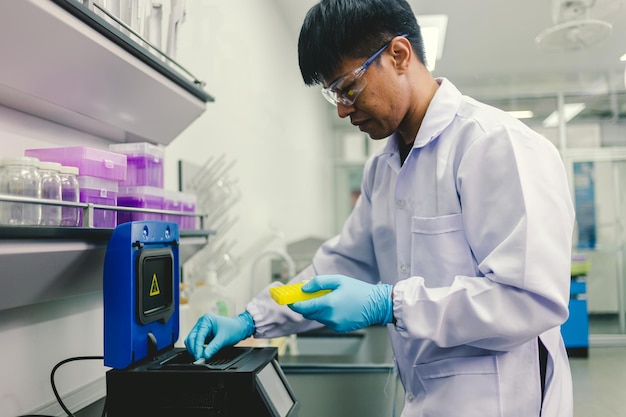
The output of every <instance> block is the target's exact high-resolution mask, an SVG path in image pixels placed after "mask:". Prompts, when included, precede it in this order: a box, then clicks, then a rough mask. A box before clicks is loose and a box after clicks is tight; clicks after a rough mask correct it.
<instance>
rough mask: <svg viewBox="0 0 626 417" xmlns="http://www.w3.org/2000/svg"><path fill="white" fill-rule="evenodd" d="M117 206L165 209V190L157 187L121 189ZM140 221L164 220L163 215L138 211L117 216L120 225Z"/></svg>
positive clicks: (125, 212) (122, 212)
mask: <svg viewBox="0 0 626 417" xmlns="http://www.w3.org/2000/svg"><path fill="white" fill-rule="evenodd" d="M117 205H118V206H120V207H134V208H144V209H154V210H162V209H163V190H162V189H161V188H157V187H143V186H140V187H120V189H119V193H118V195H117ZM138 220H163V215H162V214H161V213H142V212H136V211H120V212H119V213H118V214H117V221H118V223H119V224H122V223H127V222H132V221H138Z"/></svg>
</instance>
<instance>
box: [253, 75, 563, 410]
mask: <svg viewBox="0 0 626 417" xmlns="http://www.w3.org/2000/svg"><path fill="white" fill-rule="evenodd" d="M438 82H439V83H440V88H439V89H438V91H437V93H436V94H435V96H434V98H433V100H432V102H431V104H430V106H429V108H428V111H427V112H426V116H425V118H424V121H423V123H422V126H421V128H420V130H419V132H418V134H417V137H416V140H415V144H414V146H413V149H412V150H411V153H410V154H409V156H408V158H407V159H406V162H405V163H404V165H403V166H402V167H401V166H400V159H399V156H398V148H397V146H396V142H395V138H394V137H391V138H390V139H389V140H388V143H387V145H386V147H385V148H384V149H383V150H382V151H381V152H380V153H378V154H377V155H375V156H374V157H372V158H370V159H369V161H368V163H367V164H366V167H365V169H364V177H363V183H362V194H361V197H360V198H359V200H358V202H357V204H356V207H355V209H354V211H353V213H352V214H351V216H350V217H349V218H348V220H347V221H346V224H345V226H344V228H343V230H342V232H341V235H340V236H337V237H336V238H333V239H331V240H329V241H328V242H326V243H325V244H324V245H323V246H322V247H321V248H320V249H319V251H318V252H317V254H316V255H315V257H314V259H313V262H312V266H311V267H309V268H307V269H306V270H305V271H303V272H302V273H301V274H300V275H299V276H298V277H296V278H295V280H294V281H299V280H301V279H302V278H304V277H307V278H308V277H310V276H313V275H315V274H335V273H341V274H345V275H348V276H352V277H355V278H358V279H361V280H364V281H367V282H371V283H376V282H378V281H382V282H384V283H388V284H394V290H393V311H394V315H395V317H396V319H397V323H396V325H395V326H394V325H389V326H388V328H389V334H390V338H391V343H392V346H393V352H394V357H395V359H394V360H395V361H396V365H397V368H398V372H399V374H400V378H401V380H402V383H403V385H404V387H405V391H406V396H405V407H404V410H403V412H402V416H403V417H413V416H415V417H417V416H423V417H439V416H441V417H444V416H445V417H457V416H463V417H472V416H476V417H514V416H515V417H529V416H539V415H540V414H541V416H542V417H571V416H572V415H573V405H572V403H573V400H572V383H571V375H570V369H569V363H568V359H567V354H566V351H565V347H564V344H563V340H562V338H561V334H560V329H559V326H560V325H561V324H562V323H563V322H564V321H565V320H566V318H567V315H568V309H567V305H568V300H569V283H570V265H571V238H572V231H573V223H574V211H573V207H572V201H571V197H570V194H569V186H568V183H567V178H566V173H565V169H564V166H563V163H562V161H561V159H560V156H559V153H558V151H557V150H556V149H555V147H554V146H553V145H552V144H551V143H550V142H549V141H548V140H546V139H545V138H543V137H542V136H540V135H539V134H537V133H535V132H534V131H533V130H531V129H529V128H528V127H526V126H525V125H524V124H523V123H521V122H519V121H518V120H516V119H514V118H512V117H510V116H509V115H507V114H506V113H504V112H502V111H500V110H498V109H495V108H492V107H490V106H487V105H484V104H482V103H479V102H477V101H475V100H473V99H471V98H469V97H466V96H462V95H461V93H460V92H459V91H458V90H457V89H456V88H455V87H454V86H453V85H452V83H451V82H450V81H448V80H446V79H438ZM247 310H248V311H249V312H250V313H251V314H252V316H253V318H254V321H255V324H256V333H255V335H256V336H257V337H274V336H277V335H283V334H287V333H291V332H300V331H304V330H307V329H310V328H312V327H314V326H316V324H315V323H311V322H307V321H303V319H302V317H301V316H299V315H298V314H296V313H294V312H293V311H291V310H289V309H288V308H285V307H279V306H278V305H276V304H275V303H273V302H271V300H270V299H269V297H268V296H267V292H264V293H262V294H261V295H260V296H259V297H257V298H256V299H254V300H252V301H251V302H250V303H249V304H248V306H247ZM537 336H540V337H541V340H542V342H543V344H544V345H545V346H546V348H547V350H548V353H549V359H548V369H547V377H546V380H547V385H546V390H545V399H544V401H543V410H540V407H541V385H540V378H539V361H538V344H537ZM355 401H356V399H355Z"/></svg>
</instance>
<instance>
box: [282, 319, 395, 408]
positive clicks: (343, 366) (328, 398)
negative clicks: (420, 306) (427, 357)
mask: <svg viewBox="0 0 626 417" xmlns="http://www.w3.org/2000/svg"><path fill="white" fill-rule="evenodd" d="M296 344H297V352H296V354H293V352H289V351H287V352H286V353H285V354H282V355H280V356H279V363H280V365H281V368H282V369H283V372H284V373H285V375H286V377H287V380H288V381H289V384H290V385H291V388H292V390H293V391H294V393H295V396H296V398H297V399H298V401H299V402H300V410H299V413H298V416H299V417H310V416H311V417H312V416H329V417H332V416H362V417H367V416H395V415H399V412H400V410H401V409H402V407H401V406H402V403H403V398H404V394H403V391H402V385H401V383H400V381H399V379H398V375H397V372H396V371H395V367H394V362H393V354H392V351H391V344H390V341H389V335H388V334H387V328H386V327H383V326H372V327H369V328H366V329H362V330H358V331H356V332H352V333H347V334H337V333H335V332H332V331H331V330H328V329H325V328H324V329H320V330H314V331H310V332H306V333H302V334H299V335H298V336H297V338H296Z"/></svg>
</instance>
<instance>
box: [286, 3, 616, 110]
mask: <svg viewBox="0 0 626 417" xmlns="http://www.w3.org/2000/svg"><path fill="white" fill-rule="evenodd" d="M575 1H578V2H579V3H583V4H591V6H590V7H589V8H588V10H587V14H586V17H587V18H591V19H599V20H603V21H606V22H608V23H610V24H611V25H612V32H611V34H610V36H609V38H607V39H605V40H603V41H602V42H600V43H598V44H595V45H592V46H588V47H585V48H582V49H579V50H574V51H556V52H546V51H545V50H543V49H541V48H540V47H539V46H538V45H537V44H536V43H535V38H536V37H537V36H538V35H539V34H540V33H542V32H544V31H545V30H546V29H548V28H550V27H553V26H554V25H555V24H556V23H562V22H563V20H560V21H558V22H557V21H556V20H555V19H553V16H552V15H553V3H554V2H557V3H558V4H562V3H564V2H569V3H572V2H575ZM274 2H275V4H276V5H277V7H278V8H279V9H280V11H281V13H282V14H283V15H284V18H285V19H286V21H287V24H288V26H289V28H290V29H291V30H292V31H293V36H294V39H297V37H298V34H299V31H300V25H301V23H302V21H303V19H304V16H305V15H306V12H307V11H308V9H309V8H310V7H311V6H313V5H314V4H315V3H317V0H274ZM409 3H410V4H411V6H412V7H413V11H414V12H415V14H416V15H418V23H419V16H420V15H430V14H445V15H447V16H448V25H447V31H446V37H445V44H444V48H443V54H442V57H441V59H440V60H439V61H437V63H436V68H435V70H434V71H433V75H435V76H437V77H446V78H448V79H450V80H451V81H452V82H454V84H455V85H456V86H457V87H459V89H460V90H461V91H462V92H463V93H465V94H469V95H472V96H474V97H475V98H478V99H481V100H483V101H486V102H490V103H492V104H496V105H498V106H499V107H502V108H505V109H506V110H521V109H522V108H521V107H522V105H523V106H525V108H523V109H524V110H526V109H529V110H533V111H536V113H537V115H536V116H535V118H536V119H537V120H539V118H540V117H544V118H545V115H546V113H549V112H551V111H553V110H554V109H555V105H556V95H557V94H559V93H561V94H563V95H564V101H565V102H573V101H577V100H584V101H585V103H586V104H587V107H586V108H585V110H584V111H583V112H581V113H580V114H579V115H578V116H577V117H576V119H577V120H582V119H585V118H591V119H594V120H595V119H597V118H600V119H603V120H604V119H608V120H612V121H615V120H623V121H626V91H625V90H626V87H625V82H626V80H625V78H626V77H625V67H626V62H622V61H620V57H621V56H622V55H624V54H626V0H552V1H549V0H524V1H509V0H506V1H498V0H473V1H463V0H437V1H418V0H409ZM568 10H573V9H568ZM582 17H584V16H580V17H577V19H580V18H582ZM535 107H536V108H535ZM539 115H541V116H539Z"/></svg>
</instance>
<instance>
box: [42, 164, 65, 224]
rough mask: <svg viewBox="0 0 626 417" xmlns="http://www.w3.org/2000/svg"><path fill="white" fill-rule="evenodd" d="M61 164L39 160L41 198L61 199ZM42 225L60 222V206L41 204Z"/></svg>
mask: <svg viewBox="0 0 626 417" xmlns="http://www.w3.org/2000/svg"><path fill="white" fill-rule="evenodd" d="M60 174H61V164H59V163H56V162H39V176H40V179H41V198H45V199H48V200H57V201H61V197H62V194H61V175H60ZM39 224H40V225H42V226H58V225H60V224H61V206H52V205H47V204H45V205H44V204H42V205H41V219H40V221H39Z"/></svg>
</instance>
